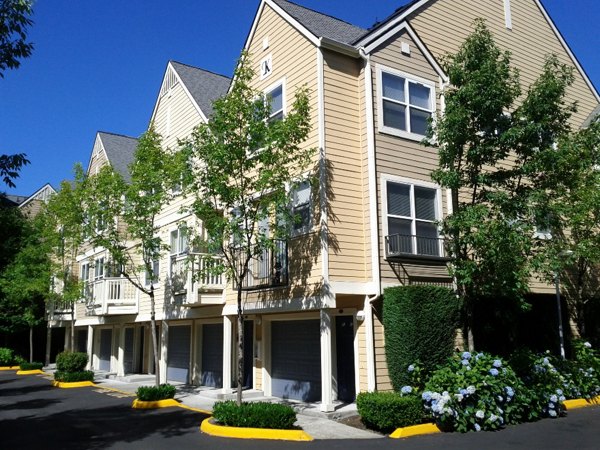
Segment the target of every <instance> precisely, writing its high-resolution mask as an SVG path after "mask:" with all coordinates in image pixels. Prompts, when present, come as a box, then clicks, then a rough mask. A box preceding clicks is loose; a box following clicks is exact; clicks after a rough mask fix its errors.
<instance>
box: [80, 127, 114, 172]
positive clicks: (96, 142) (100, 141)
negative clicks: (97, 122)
mask: <svg viewBox="0 0 600 450" xmlns="http://www.w3.org/2000/svg"><path fill="white" fill-rule="evenodd" d="M96 144H98V145H99V146H100V148H102V151H103V152H104V155H105V156H106V160H107V161H108V162H109V163H110V161H109V160H108V156H107V155H106V150H104V145H103V144H102V139H100V133H99V132H96V139H94V145H93V146H92V154H91V155H90V162H88V166H87V169H86V171H85V173H86V174H88V175H89V173H90V168H91V167H92V159H93V156H94V150H95V149H96Z"/></svg>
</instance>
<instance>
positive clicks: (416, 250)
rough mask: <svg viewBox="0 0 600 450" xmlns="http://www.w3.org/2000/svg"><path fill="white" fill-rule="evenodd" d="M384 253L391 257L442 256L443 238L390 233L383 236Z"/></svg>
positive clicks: (443, 255)
mask: <svg viewBox="0 0 600 450" xmlns="http://www.w3.org/2000/svg"><path fill="white" fill-rule="evenodd" d="M385 254H386V257H387V258H393V257H402V256H403V257H406V256H412V257H415V256H416V257H423V258H444V257H445V256H446V255H445V251H444V238H441V237H425V236H418V235H411V234H392V235H390V236H386V237H385Z"/></svg>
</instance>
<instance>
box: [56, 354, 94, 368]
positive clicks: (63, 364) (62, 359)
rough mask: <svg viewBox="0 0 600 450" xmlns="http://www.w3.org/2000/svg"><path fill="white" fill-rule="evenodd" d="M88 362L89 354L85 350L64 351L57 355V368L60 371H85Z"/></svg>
mask: <svg viewBox="0 0 600 450" xmlns="http://www.w3.org/2000/svg"><path fill="white" fill-rule="evenodd" d="M87 363H88V355H87V353H83V352H62V353H59V354H58V355H57V356H56V370H58V371H59V372H83V371H84V370H85V366H86V365H87Z"/></svg>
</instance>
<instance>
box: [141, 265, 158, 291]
mask: <svg viewBox="0 0 600 450" xmlns="http://www.w3.org/2000/svg"><path fill="white" fill-rule="evenodd" d="M159 269H160V266H159V262H158V259H155V260H153V261H152V273H150V272H148V271H147V270H146V273H145V277H144V284H145V285H146V286H150V284H151V283H152V284H156V283H157V282H158V274H159Z"/></svg>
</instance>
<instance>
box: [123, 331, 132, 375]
mask: <svg viewBox="0 0 600 450" xmlns="http://www.w3.org/2000/svg"><path fill="white" fill-rule="evenodd" d="M123 366H124V369H125V373H133V328H131V327H129V328H125V349H124V352H123Z"/></svg>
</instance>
